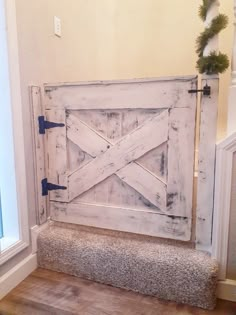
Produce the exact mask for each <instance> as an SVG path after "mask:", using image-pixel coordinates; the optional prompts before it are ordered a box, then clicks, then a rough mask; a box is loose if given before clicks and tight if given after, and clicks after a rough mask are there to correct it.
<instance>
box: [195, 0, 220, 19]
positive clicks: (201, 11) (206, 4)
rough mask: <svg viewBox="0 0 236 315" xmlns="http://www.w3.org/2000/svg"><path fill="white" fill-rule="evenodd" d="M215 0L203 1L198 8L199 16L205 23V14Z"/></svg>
mask: <svg viewBox="0 0 236 315" xmlns="http://www.w3.org/2000/svg"><path fill="white" fill-rule="evenodd" d="M216 1H217V0H203V4H202V5H201V6H200V8H199V16H200V18H201V19H202V20H203V21H206V17H207V12H208V10H209V9H210V8H211V6H212V4H214V3H215V2H216Z"/></svg>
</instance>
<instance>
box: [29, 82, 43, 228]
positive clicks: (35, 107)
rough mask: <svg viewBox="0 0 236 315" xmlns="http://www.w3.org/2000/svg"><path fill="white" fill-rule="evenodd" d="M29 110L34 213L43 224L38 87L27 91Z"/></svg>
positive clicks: (40, 102) (41, 153)
mask: <svg viewBox="0 0 236 315" xmlns="http://www.w3.org/2000/svg"><path fill="white" fill-rule="evenodd" d="M29 92H30V100H31V108H32V114H33V117H32V118H33V126H32V127H33V135H34V137H33V139H34V153H35V157H34V159H35V160H34V166H35V167H34V169H35V173H36V174H35V175H36V176H35V182H36V184H35V186H36V187H37V193H36V196H35V197H36V213H37V220H38V224H43V223H44V222H46V220H47V199H46V197H45V196H42V185H41V180H42V179H43V178H45V177H47V176H46V169H45V135H40V134H39V122H38V117H39V116H43V115H44V114H43V108H42V100H41V89H40V87H38V86H31V87H30V89H29Z"/></svg>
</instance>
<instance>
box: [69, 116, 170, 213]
mask: <svg viewBox="0 0 236 315" xmlns="http://www.w3.org/2000/svg"><path fill="white" fill-rule="evenodd" d="M113 116H115V118H116V117H117V116H116V115H113ZM108 121H109V123H110V124H111V121H112V119H110V120H108ZM114 121H115V124H113V126H112V127H113V128H112V130H113V131H112V134H111V137H113V138H114V135H115V131H116V130H117V128H115V127H116V126H114V125H117V126H118V129H120V124H119V121H118V122H116V120H114ZM67 137H68V138H69V139H70V140H71V141H73V142H74V143H76V144H77V145H78V146H79V147H80V148H81V149H83V150H84V151H85V152H86V153H88V154H90V155H91V156H93V157H96V156H98V155H100V154H102V153H104V152H105V151H106V150H107V149H108V148H109V147H110V146H113V145H114V144H113V143H111V142H110V141H107V140H105V139H104V138H102V137H101V136H100V135H99V134H97V133H96V131H94V130H92V129H91V127H88V126H86V125H85V124H84V123H83V122H81V121H80V120H79V119H78V118H76V117H75V116H74V115H72V114H69V115H68V118H67ZM116 175H117V176H118V177H119V178H120V179H121V180H123V181H124V182H126V183H127V184H128V185H130V186H131V187H133V188H134V189H135V190H137V191H138V192H139V193H141V195H143V196H144V197H145V198H146V199H147V200H148V201H150V202H151V203H152V204H153V205H155V206H157V207H158V208H159V209H161V210H162V211H165V210H166V184H165V183H163V182H162V181H161V180H160V179H158V178H157V177H156V176H154V174H151V173H150V172H149V171H147V170H145V169H144V168H143V167H142V166H140V165H137V164H136V163H131V164H128V165H127V166H125V167H124V168H122V169H120V170H119V171H118V172H116Z"/></svg>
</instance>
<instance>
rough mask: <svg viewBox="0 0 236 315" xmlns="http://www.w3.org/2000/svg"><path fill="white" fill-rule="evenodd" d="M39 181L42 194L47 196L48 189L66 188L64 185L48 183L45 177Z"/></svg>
mask: <svg viewBox="0 0 236 315" xmlns="http://www.w3.org/2000/svg"><path fill="white" fill-rule="evenodd" d="M41 183H42V196H47V195H48V191H49V190H59V189H62V190H66V189H67V187H65V186H59V185H55V184H52V183H48V179H47V178H44V179H42V181H41Z"/></svg>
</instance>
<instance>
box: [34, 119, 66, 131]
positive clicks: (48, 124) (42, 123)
mask: <svg viewBox="0 0 236 315" xmlns="http://www.w3.org/2000/svg"><path fill="white" fill-rule="evenodd" d="M38 122H39V134H41V135H44V134H45V130H46V129H50V128H55V127H64V126H65V124H63V123H55V122H52V121H48V120H45V117H44V116H39V117H38Z"/></svg>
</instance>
